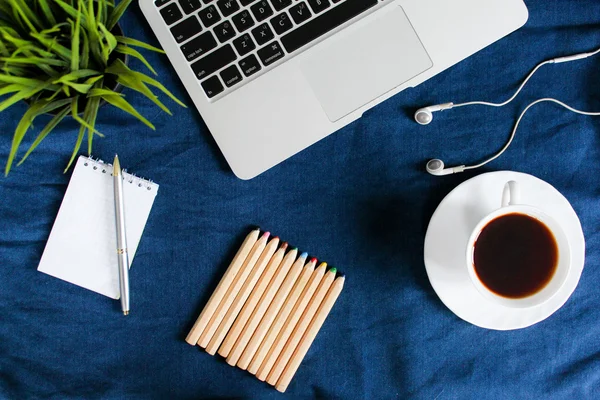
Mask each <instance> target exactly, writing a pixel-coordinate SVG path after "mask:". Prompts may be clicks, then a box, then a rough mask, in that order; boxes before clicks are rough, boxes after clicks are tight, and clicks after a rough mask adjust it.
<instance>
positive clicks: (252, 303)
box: [219, 242, 288, 365]
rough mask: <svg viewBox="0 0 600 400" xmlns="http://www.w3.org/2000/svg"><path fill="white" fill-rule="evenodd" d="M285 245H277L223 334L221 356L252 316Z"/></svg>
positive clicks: (228, 350) (225, 353)
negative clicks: (234, 318) (229, 327)
mask: <svg viewBox="0 0 600 400" xmlns="http://www.w3.org/2000/svg"><path fill="white" fill-rule="evenodd" d="M287 247H288V244H287V243H285V242H284V243H283V244H282V245H281V246H279V249H278V250H277V251H276V252H275V254H274V255H273V257H271V260H270V261H269V263H268V264H267V267H266V268H265V271H264V272H263V274H262V275H261V276H260V278H259V279H258V282H257V283H256V286H255V287H254V290H253V291H252V293H250V297H248V300H247V301H246V304H244V307H243V308H242V311H240V315H238V317H237V318H236V320H235V322H234V323H233V325H232V326H231V329H230V330H229V332H228V333H227V336H225V340H224V341H223V344H222V345H221V347H220V348H219V354H220V355H222V356H223V357H227V356H228V355H229V352H230V351H231V349H232V348H233V345H234V344H235V343H236V341H237V339H238V337H239V336H240V334H241V333H242V330H243V329H244V326H245V325H246V323H247V322H248V320H249V319H250V317H251V316H252V312H253V311H254V308H255V307H256V305H257V304H258V302H259V301H260V299H261V297H262V295H263V293H264V292H265V290H266V289H267V287H268V286H269V284H270V283H271V280H272V278H273V276H274V275H275V272H276V271H277V270H278V268H279V265H280V264H281V260H283V256H284V255H285V250H286V249H287ZM233 365H235V364H233Z"/></svg>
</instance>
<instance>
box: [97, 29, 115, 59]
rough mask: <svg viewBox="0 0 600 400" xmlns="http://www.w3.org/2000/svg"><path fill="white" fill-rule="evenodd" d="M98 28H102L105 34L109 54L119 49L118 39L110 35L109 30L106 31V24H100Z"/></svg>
mask: <svg viewBox="0 0 600 400" xmlns="http://www.w3.org/2000/svg"><path fill="white" fill-rule="evenodd" d="M98 27H99V28H100V30H101V31H102V33H103V34H104V38H105V39H106V43H108V48H109V50H110V51H109V54H110V53H112V51H113V50H114V49H115V47H117V39H116V38H115V35H113V34H112V33H110V32H109V31H108V29H106V27H105V26H104V24H98ZM107 59H108V57H107Z"/></svg>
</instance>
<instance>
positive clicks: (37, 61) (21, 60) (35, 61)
mask: <svg viewBox="0 0 600 400" xmlns="http://www.w3.org/2000/svg"><path fill="white" fill-rule="evenodd" d="M0 61H4V62H6V63H11V64H27V65H38V66H39V65H41V64H45V65H48V66H50V65H52V66H55V67H66V66H67V63H66V62H65V61H62V60H52V59H48V58H40V57H0Z"/></svg>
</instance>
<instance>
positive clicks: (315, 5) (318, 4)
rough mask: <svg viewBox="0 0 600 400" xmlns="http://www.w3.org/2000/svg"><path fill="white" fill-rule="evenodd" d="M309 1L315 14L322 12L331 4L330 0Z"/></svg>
mask: <svg viewBox="0 0 600 400" xmlns="http://www.w3.org/2000/svg"><path fill="white" fill-rule="evenodd" d="M308 3H309V4H310V7H311V8H312V10H313V12H314V13H315V14H318V13H320V12H321V11H323V10H325V9H326V8H328V7H329V6H330V5H331V3H329V0H308Z"/></svg>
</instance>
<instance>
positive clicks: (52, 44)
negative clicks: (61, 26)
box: [30, 33, 73, 62]
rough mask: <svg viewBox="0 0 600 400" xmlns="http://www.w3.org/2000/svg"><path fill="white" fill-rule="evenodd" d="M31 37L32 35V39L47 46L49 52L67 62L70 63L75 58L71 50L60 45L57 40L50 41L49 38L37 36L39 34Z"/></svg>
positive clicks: (33, 34)
mask: <svg viewBox="0 0 600 400" xmlns="http://www.w3.org/2000/svg"><path fill="white" fill-rule="evenodd" d="M30 35H31V37H33V38H35V39H36V40H37V41H39V42H40V43H41V44H43V45H44V46H46V48H47V49H48V51H51V52H53V53H55V54H56V55H58V56H59V57H60V58H62V59H63V60H65V61H69V62H70V61H71V57H72V56H73V54H72V53H71V50H69V49H67V48H66V47H65V46H63V45H61V44H59V43H58V41H57V40H56V39H55V38H54V39H49V38H47V37H45V36H43V35H41V34H37V33H31V34H30Z"/></svg>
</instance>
